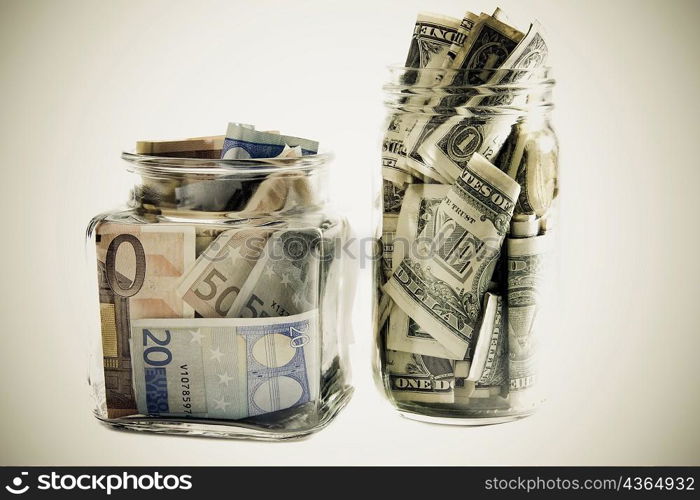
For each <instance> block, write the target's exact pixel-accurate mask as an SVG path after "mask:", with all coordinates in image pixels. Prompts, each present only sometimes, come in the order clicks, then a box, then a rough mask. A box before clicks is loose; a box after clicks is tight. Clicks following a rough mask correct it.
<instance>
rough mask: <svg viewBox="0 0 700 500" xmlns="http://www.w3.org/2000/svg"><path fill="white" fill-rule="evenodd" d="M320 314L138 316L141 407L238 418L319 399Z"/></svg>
mask: <svg viewBox="0 0 700 500" xmlns="http://www.w3.org/2000/svg"><path fill="white" fill-rule="evenodd" d="M316 316H317V311H315V310H313V311H309V312H307V313H304V314H299V315H295V316H288V317H286V318H258V319H245V320H244V319H231V318H214V319H202V318H200V319H195V320H192V319H143V320H138V321H134V322H133V324H132V336H131V352H132V353H133V358H132V366H133V373H134V389H135V395H136V404H137V408H138V411H139V413H141V414H144V415H152V416H168V417H197V418H212V419H234V420H235V419H241V418H245V417H250V416H256V415H262V414H266V413H271V412H275V411H279V410H283V409H285V408H290V407H294V406H298V405H302V404H305V403H309V402H312V401H315V400H317V399H318V390H319V379H318V373H319V371H318V363H319V360H318V355H319V352H320V349H319V346H318V342H319V341H318V339H319V334H318V329H317V317H316Z"/></svg>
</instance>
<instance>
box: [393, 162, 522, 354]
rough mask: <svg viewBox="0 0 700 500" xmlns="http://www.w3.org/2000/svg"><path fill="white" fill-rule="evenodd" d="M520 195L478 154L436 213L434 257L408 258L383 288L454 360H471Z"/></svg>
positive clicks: (431, 244) (431, 246)
mask: <svg viewBox="0 0 700 500" xmlns="http://www.w3.org/2000/svg"><path fill="white" fill-rule="evenodd" d="M519 191H520V186H518V184H517V183H516V182H515V181H513V179H511V178H510V177H508V176H507V175H506V174H504V173H503V172H501V171H500V170H499V169H498V168H496V167H495V166H493V165H492V164H491V163H489V162H488V161H486V160H485V159H484V158H482V157H481V156H474V158H473V159H472V160H471V161H470V162H469V164H468V166H467V168H465V169H464V171H463V172H462V174H461V175H460V177H459V178H458V179H457V181H456V182H455V184H454V185H453V186H451V187H450V189H449V190H448V192H447V196H446V198H445V199H444V200H443V201H442V203H441V204H440V205H439V207H438V209H437V212H436V215H435V217H436V220H437V222H436V223H435V226H436V228H437V233H436V235H435V238H433V239H430V240H429V247H428V249H427V250H426V251H427V252H428V254H429V255H430V258H423V259H420V260H418V259H414V258H411V257H406V258H404V259H403V260H402V261H401V262H400V263H399V264H398V266H397V268H396V270H395V271H394V274H393V275H392V277H391V279H390V280H389V281H388V282H387V284H386V285H385V286H384V290H385V291H386V293H388V294H389V295H390V296H391V298H392V299H394V301H395V302H396V304H397V305H398V306H399V307H400V308H401V309H403V310H404V311H405V312H406V313H408V314H409V316H411V318H413V319H414V320H415V321H416V322H417V323H418V324H419V325H420V326H421V327H422V328H423V329H425V331H427V332H428V333H430V335H431V336H432V337H433V338H435V339H436V340H437V341H438V342H439V343H440V344H442V346H443V347H445V348H446V349H447V350H448V351H450V352H451V353H452V355H453V357H455V359H465V357H466V356H467V351H468V350H469V347H470V344H471V337H472V331H473V329H474V327H475V325H476V322H477V320H478V318H479V313H480V310H481V302H482V299H483V295H484V293H485V292H486V289H487V288H488V286H489V282H490V280H491V276H492V274H493V269H494V266H495V264H496V260H497V258H498V255H499V253H500V247H501V244H502V242H503V238H504V237H505V234H506V231H507V230H508V226H509V223H510V218H511V215H512V213H513V207H514V205H515V200H516V199H517V196H518V193H519ZM419 240H422V235H421V236H419ZM424 243H425V244H426V245H428V243H427V242H424Z"/></svg>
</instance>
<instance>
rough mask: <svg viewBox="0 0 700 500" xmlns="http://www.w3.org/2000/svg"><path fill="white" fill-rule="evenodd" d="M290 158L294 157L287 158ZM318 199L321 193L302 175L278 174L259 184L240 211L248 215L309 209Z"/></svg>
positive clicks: (295, 173)
mask: <svg viewBox="0 0 700 500" xmlns="http://www.w3.org/2000/svg"><path fill="white" fill-rule="evenodd" d="M294 154H296V153H294ZM292 157H295V156H289V158H292ZM320 199H321V193H318V192H316V191H315V190H314V189H313V188H312V186H311V184H310V182H309V178H308V177H307V176H306V175H305V174H304V173H302V172H278V173H273V174H269V175H268V176H267V177H266V178H265V180H263V181H262V182H261V183H260V185H259V186H258V188H257V189H256V191H255V193H254V194H253V195H252V196H251V197H250V199H249V200H248V202H247V203H246V205H245V207H244V208H243V210H242V211H243V212H244V213H248V214H267V213H272V212H281V211H285V210H291V209H294V208H296V207H309V206H311V205H312V204H313V203H315V202H316V203H317V202H319V201H320Z"/></svg>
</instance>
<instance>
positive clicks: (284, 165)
mask: <svg viewBox="0 0 700 500" xmlns="http://www.w3.org/2000/svg"><path fill="white" fill-rule="evenodd" d="M121 158H122V160H125V161H126V162H127V163H128V164H129V165H128V166H127V167H126V169H127V170H128V171H129V172H133V173H136V174H140V175H142V176H146V177H167V176H169V175H175V176H187V175H192V176H196V177H200V176H206V177H219V176H221V177H229V178H230V177H238V176H240V177H264V176H267V175H270V174H276V173H281V172H300V171H302V172H312V171H317V170H323V169H325V168H326V167H327V166H328V164H329V163H330V162H331V160H333V158H334V155H333V153H332V152H330V151H322V152H320V153H317V154H313V155H305V156H302V157H299V158H244V159H233V160H222V159H211V158H180V157H170V156H153V155H144V154H139V153H133V152H129V151H123V152H122V154H121Z"/></svg>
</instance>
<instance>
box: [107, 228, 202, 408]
mask: <svg viewBox="0 0 700 500" xmlns="http://www.w3.org/2000/svg"><path fill="white" fill-rule="evenodd" d="M95 233H96V253H97V272H98V284H99V297H100V323H101V333H102V351H103V363H104V371H105V389H106V403H107V416H108V417H109V418H118V417H123V416H127V415H133V414H135V413H137V409H136V402H135V400H134V394H133V389H132V376H131V353H130V350H129V331H130V330H129V328H130V323H131V322H132V321H134V320H137V319H141V318H188V317H190V318H191V317H192V316H193V314H194V311H193V310H192V308H191V307H190V306H189V305H188V304H187V303H185V302H183V301H182V299H181V298H180V297H179V296H178V295H177V294H176V293H175V286H176V283H177V282H178V281H179V279H180V278H181V277H182V275H183V274H184V273H185V271H186V269H188V268H189V267H190V266H191V265H192V264H193V263H194V251H195V250H194V249H195V231H194V228H193V227H190V226H171V225H167V224H158V225H138V224H119V223H112V222H103V223H101V224H100V225H99V226H98V227H97V228H96V232H95Z"/></svg>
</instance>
